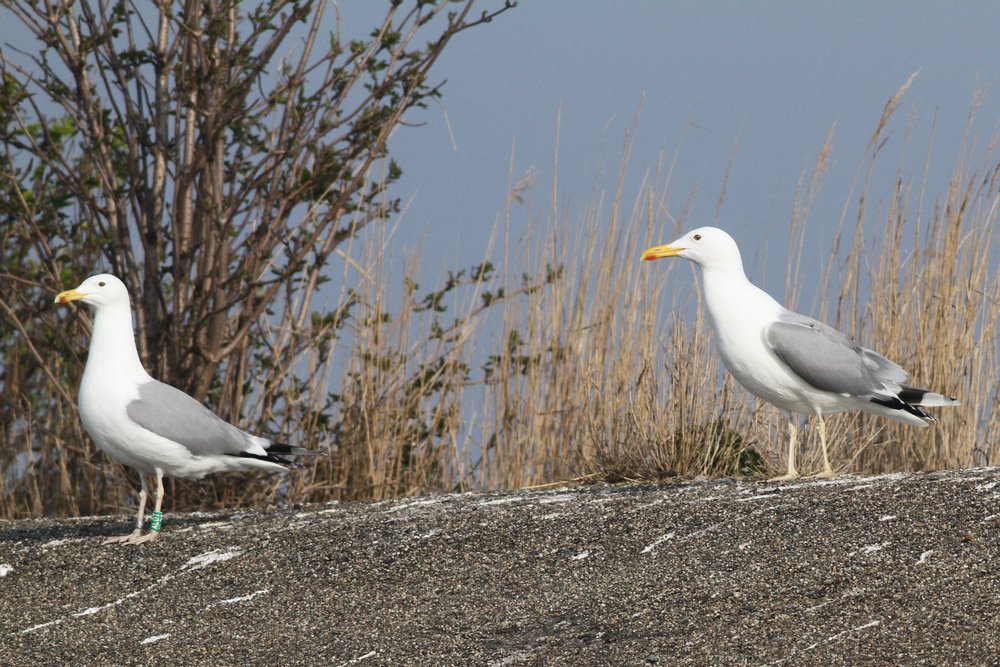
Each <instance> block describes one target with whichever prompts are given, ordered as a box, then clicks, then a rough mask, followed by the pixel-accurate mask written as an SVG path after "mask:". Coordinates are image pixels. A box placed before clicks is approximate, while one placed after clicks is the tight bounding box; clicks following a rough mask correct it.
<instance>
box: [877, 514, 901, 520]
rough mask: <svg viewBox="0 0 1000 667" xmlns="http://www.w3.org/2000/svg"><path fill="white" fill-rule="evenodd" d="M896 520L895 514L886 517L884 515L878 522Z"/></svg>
mask: <svg viewBox="0 0 1000 667" xmlns="http://www.w3.org/2000/svg"><path fill="white" fill-rule="evenodd" d="M896 518H897V517H896V515H895V514H886V515H884V516H880V517H879V518H878V520H879V521H894V520H895V519H896Z"/></svg>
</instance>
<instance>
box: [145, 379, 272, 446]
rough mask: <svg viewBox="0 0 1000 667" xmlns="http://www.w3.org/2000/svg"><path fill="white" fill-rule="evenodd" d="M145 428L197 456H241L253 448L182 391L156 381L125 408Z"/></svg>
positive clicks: (241, 436) (236, 431)
mask: <svg viewBox="0 0 1000 667" xmlns="http://www.w3.org/2000/svg"><path fill="white" fill-rule="evenodd" d="M126 412H127V413H128V416H129V418H130V419H131V420H132V421H134V422H136V423H137V424H139V425H140V426H142V427H143V428H145V429H148V430H150V431H152V432H153V433H156V434H157V435H161V436H163V437H165V438H167V439H168V440H173V441H174V442H177V443H180V444H181V445H183V446H185V447H187V448H188V450H189V451H190V452H191V453H192V454H194V455H196V456H204V455H209V454H239V453H240V452H242V451H244V450H246V449H249V448H251V447H252V443H251V442H250V440H249V437H248V436H247V435H245V434H244V433H243V431H241V430H240V429H238V428H236V427H235V426H233V425H232V424H230V423H229V422H226V421H224V420H222V419H220V418H219V417H218V416H216V415H215V414H213V413H212V412H211V411H210V410H209V409H208V408H206V407H205V406H204V405H202V404H201V403H199V402H198V401H196V400H194V399H193V398H191V397H190V396H188V395H187V394H185V393H184V392H183V391H181V390H180V389H176V388H175V387H171V386H170V385H168V384H164V383H162V382H158V381H157V380H153V381H151V382H147V383H145V384H141V385H139V398H138V399H137V400H135V401H132V402H131V403H129V404H128V406H127V407H126Z"/></svg>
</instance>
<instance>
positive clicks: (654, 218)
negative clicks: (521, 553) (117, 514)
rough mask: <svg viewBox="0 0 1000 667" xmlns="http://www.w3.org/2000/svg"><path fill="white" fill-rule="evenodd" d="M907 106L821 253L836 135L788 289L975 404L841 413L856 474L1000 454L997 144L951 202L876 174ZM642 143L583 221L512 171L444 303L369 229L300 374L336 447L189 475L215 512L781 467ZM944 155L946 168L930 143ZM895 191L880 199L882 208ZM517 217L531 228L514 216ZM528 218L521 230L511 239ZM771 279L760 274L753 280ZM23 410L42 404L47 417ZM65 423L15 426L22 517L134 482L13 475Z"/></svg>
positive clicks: (888, 121) (15, 481)
mask: <svg viewBox="0 0 1000 667" xmlns="http://www.w3.org/2000/svg"><path fill="white" fill-rule="evenodd" d="M894 111H895V105H892V106H891V107H890V106H888V105H887V109H886V114H884V116H883V118H882V119H881V120H880V122H879V126H878V129H877V130H876V132H875V133H874V135H873V138H872V142H871V145H870V147H869V149H868V152H867V153H866V155H865V156H864V158H863V160H862V163H861V166H860V167H859V170H858V178H857V180H856V186H855V189H854V190H853V191H852V192H851V193H847V199H846V201H845V205H844V209H843V210H844V215H843V217H842V219H841V220H840V221H839V224H838V227H837V231H836V234H835V236H834V238H833V242H832V243H831V244H830V245H829V246H828V247H826V248H818V247H817V245H816V244H814V243H812V242H811V241H812V240H813V238H814V237H815V232H813V231H811V229H810V227H809V211H810V207H811V205H812V202H813V201H814V199H815V197H816V194H817V192H818V191H819V188H820V187H821V184H822V180H823V176H824V173H825V171H826V167H827V165H828V160H829V157H830V154H831V150H832V139H831V137H828V138H827V142H826V144H825V145H824V146H823V148H822V149H821V151H820V153H819V156H818V158H817V162H816V164H815V165H814V167H813V168H812V169H811V170H810V171H809V172H807V173H805V174H803V178H802V180H801V182H800V185H799V188H798V191H797V195H796V199H795V201H794V202H793V203H792V207H791V208H792V211H791V215H790V216H789V217H790V223H789V225H790V227H789V231H790V234H789V238H790V242H789V250H788V252H787V255H786V261H787V264H786V266H787V275H788V281H787V285H786V294H785V295H778V294H776V295H775V296H776V297H778V298H779V300H780V298H781V297H782V296H784V299H785V302H786V303H787V304H789V305H790V306H791V307H796V308H797V309H798V310H800V311H802V312H806V313H808V314H811V315H814V316H818V317H819V318H820V319H823V320H825V321H827V322H829V323H831V324H833V325H835V326H837V327H838V328H841V329H842V330H843V331H845V332H846V333H848V334H850V335H851V336H853V337H854V338H855V339H857V340H858V341H859V342H861V343H862V344H864V345H866V346H868V347H871V348H873V349H876V350H879V351H880V352H882V353H884V354H885V355H886V356H888V357H889V358H892V359H894V360H897V361H898V362H899V363H900V364H901V365H903V366H904V367H905V368H907V369H908V370H909V371H910V373H911V380H912V382H913V383H914V384H916V385H919V386H924V387H929V388H932V389H935V390H938V391H942V392H944V393H948V394H952V395H955V396H957V397H958V398H960V399H961V400H962V406H961V407H959V408H953V409H943V410H936V411H935V413H936V414H937V416H938V417H939V420H940V421H939V422H938V423H936V424H934V425H932V426H931V427H930V428H926V429H920V428H914V427H909V426H903V425H899V424H896V423H895V422H892V421H890V420H886V419H880V418H877V417H872V416H867V415H851V414H846V415H839V416H834V417H830V418H828V419H827V425H828V435H829V441H830V454H831V458H832V460H833V462H834V465H835V467H837V468H838V469H840V470H841V471H852V472H866V473H867V472H884V471H897V470H906V471H909V470H926V469H932V468H953V467H966V466H972V465H986V464H993V465H995V464H997V463H1000V450H998V447H1000V445H998V442H1000V394H998V387H1000V352H998V351H1000V273H998V271H997V265H998V261H997V260H998V249H997V248H996V247H994V245H993V241H994V239H995V238H996V236H997V234H996V223H997V216H998V209H1000V161H998V159H997V151H996V148H997V141H996V138H994V140H993V141H991V142H990V143H989V144H988V146H987V147H986V150H985V154H981V153H980V154H977V153H976V152H975V151H974V150H973V146H974V142H973V141H972V140H971V138H970V140H969V141H968V142H967V143H966V145H965V146H964V147H963V149H962V152H961V154H960V155H958V156H957V159H956V161H955V164H956V167H955V169H954V172H953V174H952V176H951V179H950V182H949V184H948V187H947V194H946V196H945V197H944V198H943V199H941V200H935V199H931V195H930V194H929V193H930V192H932V191H934V190H936V189H939V187H938V186H939V184H934V183H929V182H928V176H927V173H928V172H929V170H928V169H924V170H923V171H921V172H920V173H917V174H911V173H908V172H906V171H905V169H904V168H902V167H901V168H900V169H899V172H898V174H897V177H896V179H895V182H894V186H893V187H892V189H891V191H889V192H885V191H883V190H880V189H879V188H878V185H877V182H878V181H877V179H875V178H874V177H873V172H874V169H875V166H876V165H878V164H881V161H884V160H885V159H886V158H885V157H884V154H883V146H884V145H885V142H884V139H885V137H884V136H883V133H884V132H885V131H886V128H888V127H891V126H892V124H893V122H894V119H893V118H892V115H893V113H894ZM970 122H971V121H970ZM970 127H971V125H970ZM831 136H832V135H831ZM971 136H972V135H971V130H970V137H971ZM629 142H630V138H629V137H628V136H627V137H626V140H625V143H624V146H623V151H622V156H623V157H622V160H621V165H620V170H619V178H618V185H617V188H616V189H615V190H614V191H612V192H610V193H606V194H597V195H595V196H594V197H593V199H592V200H591V202H590V203H589V205H588V206H587V207H586V208H585V209H584V210H582V211H580V212H579V213H578V214H572V215H569V216H567V215H566V214H565V213H564V212H562V210H561V208H560V206H559V197H558V194H556V193H557V192H558V186H557V184H554V185H553V196H552V206H551V207H550V211H549V213H548V214H546V215H545V216H543V217H540V218H535V217H532V216H531V214H530V213H527V214H525V213H524V211H530V210H531V209H529V208H527V207H525V208H522V207H521V206H520V204H519V201H521V200H523V199H524V198H526V197H528V196H530V193H529V192H528V191H529V190H530V187H531V186H530V183H529V182H527V181H522V182H519V183H518V182H515V180H514V179H513V177H512V178H511V182H510V183H509V184H508V190H509V192H510V197H509V198H508V207H507V209H506V210H505V211H503V212H502V213H501V214H500V215H499V216H498V221H497V229H496V232H495V234H494V237H493V239H492V240H491V242H490V244H489V246H488V247H487V248H485V249H484V250H483V256H482V260H481V263H480V264H478V265H476V266H474V267H470V268H469V269H467V270H466V271H464V272H456V273H454V274H452V275H450V276H448V277H447V279H444V280H442V283H441V284H440V285H437V286H432V288H431V290H430V291H429V292H428V291H427V290H426V289H424V290H421V289H420V288H419V287H418V286H417V284H416V283H417V276H418V275H419V273H420V271H419V268H420V256H419V254H418V253H416V254H413V255H412V256H410V257H409V259H408V261H407V262H405V263H404V264H403V266H402V274H401V275H397V274H395V273H393V271H396V270H399V269H398V268H396V267H398V266H399V265H398V264H393V263H386V262H385V260H384V258H385V257H386V252H385V248H386V247H387V246H388V245H389V243H390V239H389V238H388V236H387V235H388V233H389V230H386V236H383V237H377V236H372V237H370V238H369V239H368V242H367V243H366V244H365V247H364V248H363V249H362V250H360V251H359V252H358V253H357V257H356V261H352V262H350V263H349V265H348V266H347V267H346V268H345V284H346V283H353V285H354V286H353V288H352V289H346V288H345V289H344V290H342V291H341V292H340V293H339V295H334V297H335V298H334V301H335V303H334V305H333V309H334V310H336V311H337V312H344V313H348V312H349V313H350V316H349V318H348V320H347V323H346V328H345V329H344V330H343V331H341V332H340V335H339V336H334V337H330V338H329V340H328V345H327V346H326V347H324V348H323V349H315V350H313V351H312V355H313V356H312V357H311V358H310V359H309V360H307V362H306V364H305V366H306V367H304V368H300V369H289V372H290V373H291V372H294V373H299V374H300V375H302V376H303V377H304V378H306V381H308V382H312V383H320V384H321V385H322V388H323V389H324V390H329V391H330V392H331V400H332V402H333V404H335V405H337V406H339V407H338V409H337V411H336V412H331V413H329V414H322V415H318V414H313V413H311V412H310V413H309V415H311V416H309V417H308V420H305V421H303V422H302V425H303V428H304V429H305V430H306V432H309V429H311V428H312V426H313V425H314V424H319V422H321V421H324V420H325V421H324V423H325V424H326V425H325V426H324V429H329V430H331V431H332V432H333V433H334V437H333V439H332V440H331V441H329V442H319V443H312V444H313V446H318V447H320V448H325V449H328V451H329V454H328V456H325V457H320V458H318V459H316V460H315V461H311V462H310V463H309V465H308V467H307V468H306V469H305V470H302V471H299V472H298V473H296V474H294V475H292V476H291V477H289V478H288V479H286V480H282V479H280V478H267V479H266V480H258V481H257V482H255V483H252V484H250V483H248V484H247V485H243V486H236V487H232V486H226V487H216V486H214V485H213V484H212V483H208V484H207V485H206V484H205V483H188V482H178V484H182V485H197V486H198V487H199V488H204V489H205V491H204V492H203V493H202V495H201V496H200V502H201V506H214V505H233V504H240V503H252V502H262V501H275V500H280V499H288V500H293V501H302V500H325V499H329V498H331V497H336V498H380V497H388V496H400V495H409V494H418V493H426V492H434V491H451V490H466V489H487V488H489V489H494V488H518V487H524V486H531V485H540V484H549V483H553V482H560V481H566V480H575V479H651V478H657V477H660V476H664V475H679V476H683V477H695V476H720V475H764V474H768V472H769V471H771V470H780V469H782V468H783V466H784V462H783V461H782V457H783V456H784V449H785V442H786V440H785V438H786V433H785V427H784V424H783V420H782V419H781V418H780V417H779V416H778V415H777V414H776V411H774V410H773V409H772V408H770V407H769V406H766V405H762V404H760V403H759V402H758V401H756V400H755V399H754V398H753V397H751V396H750V395H749V394H748V393H747V392H745V391H744V390H743V389H742V388H740V387H738V386H736V385H735V383H734V382H733V380H732V379H731V378H730V377H729V376H728V375H727V374H726V373H725V372H724V371H723V369H722V367H721V364H720V360H719V358H718V355H717V354H716V351H715V349H714V344H713V341H712V337H713V336H712V333H711V330H710V327H709V325H708V323H707V321H706V320H705V318H704V311H703V309H702V308H701V305H700V303H699V299H700V295H699V293H698V290H697V283H694V282H692V281H691V280H690V279H689V278H688V277H686V276H685V277H684V279H683V280H680V278H681V277H682V273H681V272H684V273H687V272H690V271H691V270H692V269H691V267H690V265H689V264H687V263H686V262H684V261H683V260H668V261H662V262H657V263H655V264H642V263H640V254H641V252H642V250H643V249H644V248H646V247H648V246H649V245H652V244H653V243H660V242H665V241H669V240H670V239H672V238H674V237H675V236H677V235H679V233H680V231H681V229H682V228H687V227H691V226H695V225H698V224H702V223H701V222H698V221H694V220H691V221H688V220H685V219H680V220H675V219H673V217H672V216H671V212H670V209H671V207H670V204H671V198H672V196H673V187H672V173H673V169H674V166H673V164H667V165H665V166H661V167H659V168H658V169H656V170H654V171H652V172H651V173H650V174H649V175H648V176H646V177H645V178H644V180H643V181H642V183H641V187H639V188H638V192H639V194H638V196H637V197H636V198H635V199H634V201H630V202H629V201H624V196H623V192H624V191H625V184H626V183H627V182H628V181H629V179H630V173H631V172H630V165H629V153H630V144H629ZM927 155H928V157H927V160H928V162H929V161H930V160H931V153H930V149H929V148H928V153H927ZM873 200H877V201H880V202H881V205H880V207H879V208H880V211H881V212H880V213H878V214H877V215H876V214H874V213H873V212H872V210H873V207H872V206H871V205H870V202H871V201H873ZM519 215H527V216H528V219H527V220H526V221H525V222H523V223H521V222H519V221H518V222H516V221H515V220H516V219H517V217H518V216H519ZM722 224H723V226H725V221H723V223H722ZM813 224H814V225H815V223H813ZM515 228H517V229H518V234H519V235H521V236H522V237H523V239H524V240H523V241H520V242H518V241H514V240H512V237H513V236H514V235H513V234H512V232H511V230H512V229H515ZM522 232H523V233H522ZM739 240H740V239H739V238H737V241H739ZM780 254H782V253H780V252H779V251H778V250H777V249H773V248H772V249H769V252H768V256H769V257H772V258H773V257H775V256H778V255H780ZM772 261H773V260H772ZM493 264H495V265H496V266H493ZM757 268H758V267H755V266H751V265H750V264H749V263H748V265H747V273H748V275H757V274H758V271H757V270H756V269H757ZM817 276H819V283H820V288H819V290H818V291H817V292H816V293H815V294H813V295H809V294H805V293H804V292H803V290H802V289H801V286H802V285H803V284H805V283H807V282H810V280H811V279H815V278H816V277H817ZM678 285H683V286H684V288H683V289H678V287H677V286H678ZM692 285H694V287H693V288H692V287H690V286H692ZM810 296H811V297H812V298H811V299H810V298H809V297H810ZM67 344H69V342H67ZM336 369H339V371H337V370H336ZM320 393H322V392H320ZM288 403H289V405H294V396H291V395H290V396H289V399H288ZM24 410H25V414H27V415H30V414H31V406H28V405H26V406H24ZM50 417H52V418H56V417H58V416H45V415H42V416H36V418H34V419H30V418H26V419H25V420H24V421H23V422H22V423H20V424H19V425H17V427H16V428H15V429H13V430H10V431H9V432H8V433H6V434H5V435H6V439H7V447H8V453H13V456H8V457H7V458H6V461H7V463H5V465H6V467H7V471H8V473H7V474H5V475H2V476H0V516H2V517H12V516H24V515H34V514H43V513H56V514H65V513H69V514H72V513H77V512H80V511H87V510H91V509H93V507H94V497H98V496H99V489H100V488H103V486H104V485H105V484H106V478H107V477H108V476H109V475H110V474H112V472H113V474H114V475H116V476H117V475H118V474H120V469H119V468H111V469H109V468H108V467H107V465H105V464H104V461H105V460H104V459H103V458H101V457H103V455H102V454H96V455H95V456H94V457H93V458H92V461H93V463H94V464H93V466H92V467H91V468H88V469H85V470H81V471H75V472H72V473H70V472H67V473H66V474H65V475H62V476H58V475H57V476H56V477H58V479H55V478H53V479H41V478H40V477H39V476H32V475H30V474H28V475H21V476H18V475H16V474H11V472H10V471H13V470H15V469H14V468H13V467H11V466H12V463H11V462H15V463H16V461H21V464H20V465H22V466H27V467H28V469H29V470H30V469H31V465H32V464H31V463H30V462H31V461H33V460H34V461H36V464H37V463H38V462H37V457H38V456H39V452H40V451H44V452H53V451H54V452H56V454H55V455H54V456H55V457H56V459H54V460H53V461H48V462H47V463H46V467H45V468H44V469H47V470H52V469H58V460H57V459H58V451H59V450H58V448H56V449H52V448H48V449H39V448H38V447H37V446H36V445H37V443H38V442H39V439H41V438H44V437H46V436H45V432H44V431H45V429H44V424H45V420H46V419H49V418H50ZM62 418H67V416H66V415H63V416H62ZM262 420H263V419H262ZM327 422H328V423H327ZM330 424H335V426H330ZM803 436H804V437H803V440H802V445H801V451H800V454H799V455H800V456H801V457H802V458H801V466H800V469H803V470H809V469H818V467H819V461H818V446H817V441H816V435H815V432H814V430H813V429H811V428H810V429H806V430H805V431H804V432H803ZM305 444H308V443H305ZM61 446H63V447H66V448H70V447H81V446H87V445H85V444H81V443H79V442H74V443H62V444H61ZM46 456H50V454H46ZM22 469H23V468H22ZM39 469H41V468H39ZM119 481H121V480H120V478H119ZM121 486H122V488H123V490H122V495H121V501H120V506H116V507H118V508H119V509H121V510H123V511H124V509H125V507H126V506H127V505H128V503H129V502H130V501H129V500H127V496H126V495H125V491H124V485H121ZM184 488H185V489H187V488H189V487H188V486H185V487H184ZM220 489H222V490H221V491H220ZM88 494H90V495H88ZM91 496H93V497H91ZM101 497H104V498H106V496H101Z"/></svg>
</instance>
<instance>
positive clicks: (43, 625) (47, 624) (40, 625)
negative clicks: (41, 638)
mask: <svg viewBox="0 0 1000 667" xmlns="http://www.w3.org/2000/svg"><path fill="white" fill-rule="evenodd" d="M65 620H66V619H65V618H57V619H56V620H54V621H49V622H48V623H39V624H38V625H33V626H31V627H30V628H25V629H24V630H21V634H22V635H26V634H28V633H29V632H34V631H35V630H41V629H42V628H47V627H49V626H50V625H58V624H60V623H62V622H63V621H65Z"/></svg>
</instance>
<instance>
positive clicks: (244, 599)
mask: <svg viewBox="0 0 1000 667" xmlns="http://www.w3.org/2000/svg"><path fill="white" fill-rule="evenodd" d="M270 592H271V591H270V589H268V588H262V589H260V590H259V591H254V592H253V593H250V594H249V595H241V596H240V597H238V598H229V599H226V600H218V601H216V602H213V603H212V604H210V605H208V606H207V607H205V609H211V608H212V607H216V606H218V605H220V604H236V603H237V602H249V601H250V600H253V599H254V598H255V597H257V596H258V595H264V594H265V593H270Z"/></svg>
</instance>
